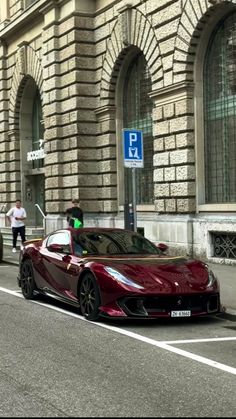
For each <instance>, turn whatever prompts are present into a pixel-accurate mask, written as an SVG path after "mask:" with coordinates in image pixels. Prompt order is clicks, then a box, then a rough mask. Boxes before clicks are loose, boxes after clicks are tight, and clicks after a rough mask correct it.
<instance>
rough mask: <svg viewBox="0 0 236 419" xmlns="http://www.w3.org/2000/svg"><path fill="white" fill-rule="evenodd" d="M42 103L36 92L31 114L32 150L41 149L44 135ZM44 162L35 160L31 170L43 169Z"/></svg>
mask: <svg viewBox="0 0 236 419" xmlns="http://www.w3.org/2000/svg"><path fill="white" fill-rule="evenodd" d="M42 118H43V116H42V103H41V98H40V94H39V91H38V90H37V92H36V94H35V97H34V102H33V112H32V150H33V151H34V150H39V149H41V148H42V147H43V144H42V141H41V140H43V135H44V127H43V124H42ZM43 164H44V160H43V159H37V160H33V169H36V168H40V167H43Z"/></svg>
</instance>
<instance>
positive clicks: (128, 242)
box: [72, 230, 160, 255]
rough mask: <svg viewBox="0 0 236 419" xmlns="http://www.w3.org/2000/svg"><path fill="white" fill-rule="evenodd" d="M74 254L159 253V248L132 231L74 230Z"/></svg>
mask: <svg viewBox="0 0 236 419" xmlns="http://www.w3.org/2000/svg"><path fill="white" fill-rule="evenodd" d="M72 238H73V248H74V253H75V255H131V254H144V255H150V254H154V255H159V254H160V251H159V249H158V248H157V247H156V246H155V245H154V244H152V243H151V242H150V241H149V240H147V239H146V238H145V237H143V236H141V235H140V234H138V233H135V232H132V231H130V232H129V231H117V230H116V231H106V232H80V231H78V232H75V233H73V234H72Z"/></svg>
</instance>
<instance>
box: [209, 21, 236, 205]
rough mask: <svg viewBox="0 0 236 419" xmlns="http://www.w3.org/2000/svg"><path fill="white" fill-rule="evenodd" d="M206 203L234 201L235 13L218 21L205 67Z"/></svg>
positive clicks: (235, 158) (235, 171)
mask: <svg viewBox="0 0 236 419" xmlns="http://www.w3.org/2000/svg"><path fill="white" fill-rule="evenodd" d="M204 117H205V121H204V122H205V124H204V125H205V175H206V183H205V184H206V203H224V202H236V13H233V14H231V15H230V16H228V17H227V18H226V19H225V20H222V21H220V22H219V24H218V25H217V27H216V30H215V32H214V34H213V36H212V38H211V40H210V43H209V46H208V51H207V54H206V60H205V66H204Z"/></svg>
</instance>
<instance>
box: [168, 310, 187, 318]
mask: <svg viewBox="0 0 236 419" xmlns="http://www.w3.org/2000/svg"><path fill="white" fill-rule="evenodd" d="M170 315H171V317H190V316H191V311H190V310H176V311H171V313H170Z"/></svg>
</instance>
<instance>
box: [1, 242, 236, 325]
mask: <svg viewBox="0 0 236 419" xmlns="http://www.w3.org/2000/svg"><path fill="white" fill-rule="evenodd" d="M3 261H4V262H7V263H9V264H13V265H18V264H19V248H18V249H17V252H16V253H12V250H11V248H10V247H5V248H4V252H3ZM209 266H210V268H211V269H212V271H213V272H214V274H215V275H216V276H217V277H218V279H219V281H220V290H221V304H222V309H223V312H224V313H223V315H224V316H225V317H228V318H229V320H235V321H236V265H235V266H232V265H223V264H219V263H209Z"/></svg>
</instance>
